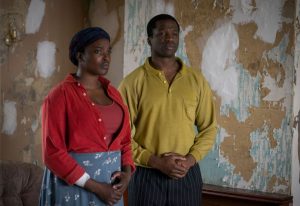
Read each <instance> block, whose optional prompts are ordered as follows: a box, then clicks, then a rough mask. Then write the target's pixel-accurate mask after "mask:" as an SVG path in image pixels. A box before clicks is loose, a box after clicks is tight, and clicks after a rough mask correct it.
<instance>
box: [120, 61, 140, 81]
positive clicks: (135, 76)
mask: <svg viewBox="0 0 300 206" xmlns="http://www.w3.org/2000/svg"><path fill="white" fill-rule="evenodd" d="M144 76H145V68H144V65H141V66H139V67H137V68H136V69H134V70H133V71H132V72H130V73H129V74H127V75H126V76H125V78H124V79H123V83H125V82H126V83H129V82H133V81H138V80H140V79H142V78H143V77H144Z"/></svg>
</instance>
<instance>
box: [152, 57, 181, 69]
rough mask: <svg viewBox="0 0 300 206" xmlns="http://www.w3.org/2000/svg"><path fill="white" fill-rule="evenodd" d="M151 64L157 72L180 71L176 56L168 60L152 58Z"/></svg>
mask: <svg viewBox="0 0 300 206" xmlns="http://www.w3.org/2000/svg"><path fill="white" fill-rule="evenodd" d="M149 62H150V64H151V65H152V66H153V67H154V68H155V69H157V70H162V71H170V70H178V69H179V63H178V62H177V61H176V57H175V56H174V57H168V58H162V57H155V56H151V58H150V61H149Z"/></svg>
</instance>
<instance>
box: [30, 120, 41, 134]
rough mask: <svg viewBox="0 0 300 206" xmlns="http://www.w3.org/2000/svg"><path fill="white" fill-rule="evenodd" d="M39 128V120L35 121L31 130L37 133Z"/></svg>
mask: <svg viewBox="0 0 300 206" xmlns="http://www.w3.org/2000/svg"><path fill="white" fill-rule="evenodd" d="M38 127H39V122H38V121H37V120H34V121H33V122H32V124H31V130H32V131H33V132H35V131H36V130H37V128H38Z"/></svg>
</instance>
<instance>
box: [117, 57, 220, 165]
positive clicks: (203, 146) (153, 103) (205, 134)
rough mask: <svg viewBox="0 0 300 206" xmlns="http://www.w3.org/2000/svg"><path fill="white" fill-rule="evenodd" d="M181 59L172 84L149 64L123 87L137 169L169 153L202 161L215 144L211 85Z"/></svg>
mask: <svg viewBox="0 0 300 206" xmlns="http://www.w3.org/2000/svg"><path fill="white" fill-rule="evenodd" d="M177 60H178V61H179V62H180V63H181V65H182V67H181V69H180V70H179V72H178V73H177V74H176V76H175V78H174V80H173V82H172V84H171V85H169V84H168V81H167V80H166V78H165V76H164V73H163V72H162V71H160V70H157V69H154V68H153V67H152V66H151V65H150V64H149V59H147V60H146V62H145V64H144V65H142V66H140V67H138V68H137V69H136V70H134V71H133V72H132V73H130V74H129V75H128V76H127V77H125V78H124V80H123V81H122V82H121V84H120V87H119V90H120V92H121V95H122V97H123V99H124V101H125V103H126V104H127V106H128V109H129V113H130V120H131V127H132V137H133V138H132V149H133V154H134V161H135V163H136V165H139V166H143V167H147V163H148V160H149V158H150V156H151V155H152V154H155V155H161V154H163V153H166V152H175V153H179V154H181V155H187V154H191V155H193V156H194V157H195V159H196V160H197V161H199V160H200V159H202V158H203V157H204V156H205V155H206V154H207V153H208V152H209V151H210V150H211V148H212V146H213V144H214V142H215V136H216V132H217V124H216V117H215V112H216V111H215V108H214V102H213V98H212V93H211V90H210V88H209V85H208V83H207V81H206V80H205V79H204V77H203V75H202V74H201V73H200V71H197V70H195V69H192V68H189V67H187V66H186V65H184V64H183V62H182V61H181V60H180V59H179V58H177ZM195 125H196V126H197V129H198V131H199V132H198V133H196V131H195Z"/></svg>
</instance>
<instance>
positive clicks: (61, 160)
mask: <svg viewBox="0 0 300 206" xmlns="http://www.w3.org/2000/svg"><path fill="white" fill-rule="evenodd" d="M99 81H100V82H101V84H102V86H103V88H104V89H105V90H106V92H107V94H108V96H109V97H110V98H111V99H112V100H114V101H115V102H116V103H118V104H119V105H120V106H121V108H122V110H123V112H124V119H123V124H122V129H121V130H120V132H119V134H118V136H117V137H116V138H115V139H114V140H113V142H112V143H111V145H110V146H107V144H106V143H105V140H104V139H103V138H104V135H105V133H106V132H105V126H104V124H103V121H102V119H101V113H100V111H99V109H98V108H97V107H96V106H95V104H94V103H93V102H92V100H91V99H90V98H89V97H88V95H87V92H86V90H85V88H84V87H83V86H82V85H81V84H80V83H79V82H77V81H76V80H75V79H74V77H73V76H72V75H71V74H69V75H68V76H67V77H66V79H65V80H64V81H63V82H61V83H60V84H59V85H57V86H56V87H55V88H53V89H52V90H51V91H50V93H49V94H48V96H47V97H46V98H45V100H44V103H43V106H42V136H43V160H44V163H45V165H46V166H47V168H49V169H50V170H51V171H52V172H53V173H54V174H55V175H57V176H58V177H60V178H61V179H63V180H65V181H66V182H67V183H69V184H74V183H75V182H76V181H77V180H78V179H79V178H80V177H81V176H82V175H83V174H84V172H85V170H84V168H82V167H81V166H80V165H79V164H77V162H76V161H75V160H74V159H73V158H72V157H71V156H70V155H69V154H68V153H69V152H76V153H94V152H107V151H114V150H121V157H122V166H124V165H130V166H131V170H132V171H134V169H135V167H134V163H133V160H132V151H131V142H130V141H131V137H130V123H129V113H128V111H127V107H126V106H125V105H124V103H123V101H122V98H121V96H120V94H119V92H118V91H117V89H115V88H114V87H113V86H111V85H110V82H109V81H108V80H107V79H105V78H103V77H99Z"/></svg>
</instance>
